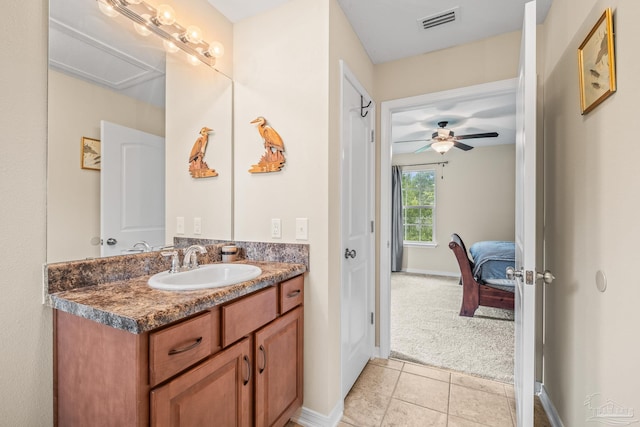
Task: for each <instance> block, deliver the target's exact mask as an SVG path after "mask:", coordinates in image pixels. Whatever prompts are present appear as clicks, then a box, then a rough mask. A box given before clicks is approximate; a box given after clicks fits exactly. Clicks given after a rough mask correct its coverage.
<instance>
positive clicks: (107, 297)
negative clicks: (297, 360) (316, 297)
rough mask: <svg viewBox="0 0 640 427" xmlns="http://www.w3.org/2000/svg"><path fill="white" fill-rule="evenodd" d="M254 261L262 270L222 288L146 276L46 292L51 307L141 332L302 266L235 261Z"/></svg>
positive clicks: (252, 289) (259, 286) (265, 284)
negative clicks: (189, 287) (167, 286)
mask: <svg viewBox="0 0 640 427" xmlns="http://www.w3.org/2000/svg"><path fill="white" fill-rule="evenodd" d="M239 262H241V263H245V264H251V265H256V266H258V267H260V268H261V269H262V274H261V275H260V276H258V277H257V278H255V279H253V280H249V281H246V282H242V283H238V284H236V285H231V286H225V287H222V288H214V289H204V290H196V291H163V290H158V289H153V288H151V287H149V286H148V285H147V280H149V277H151V275H146V276H140V277H135V278H130V279H127V280H120V281H114V282H110V283H103V284H98V285H94V286H85V287H81V288H77V289H71V290H63V291H60V292H55V293H51V294H49V304H50V305H51V307H53V308H55V309H58V310H60V311H64V312H67V313H71V314H74V315H76V316H80V317H83V318H86V319H90V320H93V321H95V322H98V323H102V324H105V325H108V326H111V327H114V328H117V329H122V330H124V331H127V332H131V333H134V334H140V333H144V332H147V331H151V330H153V329H156V328H159V327H161V326H164V325H167V324H169V323H172V322H175V321H177V320H180V319H183V318H185V317H188V316H191V315H192V314H196V313H199V312H201V311H204V310H206V309H208V308H211V307H214V306H217V305H220V304H222V303H225V302H228V301H231V300H233V299H235V298H238V297H241V296H244V295H247V294H250V293H252V292H255V291H257V290H260V289H263V288H266V287H269V286H273V285H275V284H277V283H279V282H282V281H283V280H287V279H290V278H292V277H295V276H297V275H299V274H302V273H304V272H305V271H307V268H306V266H305V265H303V264H294V263H284V262H265V261H249V260H245V261H239Z"/></svg>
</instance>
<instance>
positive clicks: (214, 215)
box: [47, 0, 233, 263]
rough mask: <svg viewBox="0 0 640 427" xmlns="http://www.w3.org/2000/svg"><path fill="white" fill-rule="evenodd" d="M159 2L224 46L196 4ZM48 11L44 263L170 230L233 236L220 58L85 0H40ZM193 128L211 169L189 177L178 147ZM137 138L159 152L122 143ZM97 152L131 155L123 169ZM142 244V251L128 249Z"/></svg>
mask: <svg viewBox="0 0 640 427" xmlns="http://www.w3.org/2000/svg"><path fill="white" fill-rule="evenodd" d="M147 3H148V4H151V5H152V6H154V7H156V6H157V3H156V2H155V1H153V0H151V1H147ZM163 3H165V4H169V5H171V6H172V7H173V8H174V10H175V12H176V16H177V19H179V20H183V21H184V22H185V23H186V25H197V26H199V27H200V28H202V29H203V36H204V37H209V40H207V41H209V42H214V41H217V42H221V43H222V44H223V45H224V42H225V41H227V42H229V40H230V38H231V32H232V28H231V24H230V23H229V24H228V25H226V22H225V20H224V19H221V18H220V17H221V15H220V14H219V13H218V12H217V11H216V10H215V9H214V8H213V7H211V6H210V5H209V3H208V2H207V1H206V0H181V1H173V2H172V1H164V2H163ZM49 13H50V16H49V18H50V19H49V98H48V110H49V129H48V173H47V262H50V263H51V262H59V261H68V260H75V259H85V258H95V257H99V256H105V255H119V254H129V253H135V252H136V251H140V250H148V248H149V246H150V247H151V249H158V248H159V247H162V246H164V245H170V244H172V242H173V237H174V236H176V235H177V236H184V237H197V238H207V239H233V229H232V212H233V194H232V191H233V182H232V180H233V170H232V150H233V147H232V145H233V144H232V117H233V116H232V105H233V82H232V81H231V79H230V78H229V77H227V74H230V64H231V61H230V59H229V58H225V59H224V60H220V59H219V60H218V63H217V64H216V66H215V68H213V67H209V66H208V65H205V64H202V63H200V64H199V65H197V66H194V65H193V64H192V63H190V62H189V61H188V60H187V57H186V55H185V54H184V53H183V52H181V51H178V52H176V53H167V52H166V51H165V48H164V47H163V43H162V40H161V39H160V38H159V37H158V36H156V35H155V34H151V35H148V36H146V37H145V36H142V35H141V34H139V33H138V32H137V31H136V30H135V29H134V26H133V25H132V22H131V21H129V20H128V19H127V18H125V17H123V16H120V15H117V16H115V17H108V16H106V15H105V14H104V13H102V12H100V10H99V8H98V1H96V0H50V7H49ZM212 22H213V23H215V24H217V25H212ZM181 24H182V22H181ZM225 64H227V66H226V68H227V69H225ZM204 127H206V128H210V129H212V131H211V132H208V144H207V150H206V156H205V159H204V160H205V161H206V163H207V165H208V166H209V168H211V169H215V171H216V172H217V174H218V175H217V176H215V177H207V178H199V179H196V178H193V177H192V176H191V175H190V174H189V170H188V168H189V154H190V152H191V150H192V147H193V146H194V144H195V143H196V140H197V139H198V138H200V137H202V136H203V135H201V134H200V131H201V129H202V128H204ZM114 129H115V130H114ZM123 135H124V136H123ZM147 136H148V137H149V138H151V139H150V140H152V141H156V142H152V143H149V144H163V145H161V147H163V148H162V149H158V148H157V147H158V146H157V145H152V147H153V149H154V150H155V151H154V152H145V151H140V150H138V149H131V148H129V149H128V151H126V150H127V148H122V147H125V146H127V147H128V145H127V144H129V143H130V142H131V141H133V140H135V141H136V143H138V142H139V141H140V140H141V139H145V141H146V138H147ZM103 138H104V139H105V140H104V141H103V140H102V139H103ZM114 140H118V142H117V143H118V144H123V145H122V147H121V146H120V145H118V148H113V144H116V142H112V141H114ZM98 141H99V142H98ZM157 141H161V142H157ZM109 147H111V148H109ZM105 150H111V151H110V152H112V151H113V150H115V152H116V153H117V152H118V150H123V152H124V151H126V152H128V153H133V154H128V156H127V157H126V158H125V160H121V163H124V164H126V166H127V167H128V168H129V169H128V171H127V172H126V173H125V172H123V170H124V169H122V168H123V167H124V166H123V165H122V164H121V165H119V166H118V168H120V169H118V168H115V167H114V166H113V162H111V161H109V162H107V157H106V156H107V152H106V151H105ZM103 155H104V156H105V159H104V161H105V162H104V163H103V162H102V161H101V160H102V156H103ZM114 170H115V172H114ZM132 171H133V173H135V175H133V174H132ZM123 176H126V178H127V179H128V180H126V181H122V182H121V181H116V180H118V179H123V178H122V177H123ZM105 183H106V184H114V183H116V185H110V186H109V185H105ZM150 185H152V187H149V186H150ZM106 187H111V189H106ZM113 187H115V188H116V191H117V194H116V195H115V196H113V195H112V194H111V193H112V192H113V191H114V190H113ZM150 188H151V189H150ZM107 195H108V198H107ZM114 197H115V198H116V199H117V198H118V197H119V198H120V199H121V203H114V202H113V200H114ZM105 200H106V201H105ZM107 223H115V224H116V227H119V230H118V232H122V233H124V234H121V235H122V236H124V237H122V238H119V237H116V236H115V235H112V232H111V229H109V231H105V227H109V226H110V225H105V224H107ZM151 229H153V230H154V233H155V234H153V235H152V234H148V233H147V234H144V232H149V230H151ZM138 232H140V233H142V234H138ZM127 233H128V234H127ZM118 236H120V235H118ZM142 240H144V241H145V242H147V243H149V246H146V245H135V243H138V242H139V241H142ZM107 241H108V242H107ZM107 243H111V244H110V245H107Z"/></svg>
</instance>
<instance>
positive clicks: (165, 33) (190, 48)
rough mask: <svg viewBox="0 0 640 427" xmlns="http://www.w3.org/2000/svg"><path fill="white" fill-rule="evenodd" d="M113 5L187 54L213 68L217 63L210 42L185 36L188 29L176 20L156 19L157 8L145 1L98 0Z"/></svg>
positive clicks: (119, 11)
mask: <svg viewBox="0 0 640 427" xmlns="http://www.w3.org/2000/svg"><path fill="white" fill-rule="evenodd" d="M97 1H98V2H102V3H105V4H107V5H108V6H111V7H112V8H113V9H114V10H115V11H117V12H118V13H120V14H121V15H122V16H125V17H127V18H129V19H130V20H131V21H133V22H134V23H135V24H138V25H141V26H143V27H145V28H146V29H148V30H149V31H151V32H152V33H154V34H156V35H157V36H159V37H161V38H163V39H164V40H167V41H168V42H170V43H173V44H174V45H175V46H176V47H178V48H180V49H181V50H182V51H184V52H185V53H186V54H187V55H190V56H193V57H195V58H197V59H198V60H200V61H201V62H203V63H204V64H206V65H208V66H210V67H212V68H213V66H214V65H215V64H216V58H215V57H214V54H213V53H211V51H210V50H209V49H210V45H209V43H207V42H205V41H204V40H201V41H199V42H198V43H194V42H191V41H189V40H187V38H186V37H185V33H186V32H187V29H186V28H185V27H183V26H182V25H180V24H178V23H177V22H174V23H173V24H171V25H165V24H162V23H161V22H159V20H158V19H156V15H157V10H156V9H155V8H154V7H153V6H151V5H149V4H148V3H146V2H144V1H140V2H139V3H134V2H132V1H127V0H97ZM143 15H147V16H149V17H150V18H148V19H147V18H145V17H144V16H143Z"/></svg>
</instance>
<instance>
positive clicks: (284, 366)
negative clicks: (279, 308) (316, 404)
mask: <svg viewBox="0 0 640 427" xmlns="http://www.w3.org/2000/svg"><path fill="white" fill-rule="evenodd" d="M302 313H303V311H302V307H299V308H297V309H295V310H293V311H290V312H289V313H287V314H285V315H284V316H282V317H280V318H279V319H277V320H275V321H274V322H272V323H271V324H269V325H267V326H265V327H264V328H262V329H261V330H260V331H258V332H257V333H256V335H255V366H256V375H255V377H256V405H255V411H256V424H255V425H256V427H263V426H284V425H285V424H286V423H287V421H288V420H289V418H290V417H291V416H292V415H293V413H294V412H295V411H296V410H297V409H298V408H299V407H301V406H302V372H303V366H302V344H303V342H302V339H303V324H302V322H303V315H302Z"/></svg>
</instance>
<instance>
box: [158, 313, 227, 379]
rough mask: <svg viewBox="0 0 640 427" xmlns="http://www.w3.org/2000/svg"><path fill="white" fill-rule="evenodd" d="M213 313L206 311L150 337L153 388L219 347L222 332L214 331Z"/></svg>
mask: <svg viewBox="0 0 640 427" xmlns="http://www.w3.org/2000/svg"><path fill="white" fill-rule="evenodd" d="M215 315H219V312H218V311H217V310H216V311H214V312H206V313H203V314H201V315H199V316H197V317H194V318H193V319H189V320H186V321H184V322H181V323H178V324H177V325H174V326H171V327H169V328H166V329H163V330H161V331H158V332H152V333H151V334H150V336H149V382H150V384H151V387H153V386H155V385H156V384H158V383H161V382H162V381H164V380H166V379H167V378H170V377H172V376H173V375H175V374H177V373H178V372H180V371H182V370H184V369H186V368H188V367H189V366H191V365H193V364H194V363H196V362H198V361H200V360H202V359H204V358H205V357H207V356H209V355H210V354H211V353H212V351H213V346H216V347H217V345H218V344H217V343H215V344H214V343H213V341H214V340H217V338H218V337H217V335H219V331H214V330H213V325H212V324H213V323H217V322H212V320H213V319H214V316H215Z"/></svg>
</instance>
